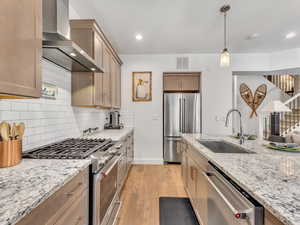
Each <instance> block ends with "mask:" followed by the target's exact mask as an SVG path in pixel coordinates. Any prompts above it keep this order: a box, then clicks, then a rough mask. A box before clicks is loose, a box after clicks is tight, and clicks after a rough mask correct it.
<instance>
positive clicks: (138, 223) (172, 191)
mask: <svg viewBox="0 0 300 225" xmlns="http://www.w3.org/2000/svg"><path fill="white" fill-rule="evenodd" d="M186 196H187V195H186V192H185V190H184V186H183V182H182V179H181V170H180V166H179V165H134V166H133V167H132V169H131V171H130V173H129V177H128V179H127V182H126V184H125V186H124V189H123V192H122V195H121V201H122V207H121V210H120V213H119V217H118V219H117V223H116V225H159V197H186Z"/></svg>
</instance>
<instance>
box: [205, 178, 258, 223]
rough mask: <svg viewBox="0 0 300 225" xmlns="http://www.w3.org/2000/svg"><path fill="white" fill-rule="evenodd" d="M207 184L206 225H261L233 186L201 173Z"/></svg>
mask: <svg viewBox="0 0 300 225" xmlns="http://www.w3.org/2000/svg"><path fill="white" fill-rule="evenodd" d="M203 175H204V176H205V178H206V180H207V184H208V195H207V212H208V223H207V224H208V225H220V224H222V225H262V224H261V223H257V222H258V221H257V219H256V218H255V217H256V215H255V206H254V205H252V203H251V202H249V201H248V200H247V199H246V198H245V197H244V196H242V194H241V193H239V191H238V190H237V189H235V187H234V186H232V185H231V184H230V183H229V182H228V181H227V180H225V179H223V178H221V176H219V175H216V173H212V174H206V173H203Z"/></svg>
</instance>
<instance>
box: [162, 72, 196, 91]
mask: <svg viewBox="0 0 300 225" xmlns="http://www.w3.org/2000/svg"><path fill="white" fill-rule="evenodd" d="M164 91H168V92H198V91H200V74H199V73H187V74H181V73H180V74H174V73H165V74H164Z"/></svg>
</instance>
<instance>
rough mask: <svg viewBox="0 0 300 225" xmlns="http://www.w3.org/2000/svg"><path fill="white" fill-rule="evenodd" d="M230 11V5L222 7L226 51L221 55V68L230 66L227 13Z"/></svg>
mask: <svg viewBox="0 0 300 225" xmlns="http://www.w3.org/2000/svg"><path fill="white" fill-rule="evenodd" d="M229 10H230V5H224V6H222V7H221V9H220V12H221V13H223V14H224V49H223V51H222V53H221V59H220V60H221V61H220V65H221V67H229V66H230V54H229V52H228V49H227V12H228V11H229Z"/></svg>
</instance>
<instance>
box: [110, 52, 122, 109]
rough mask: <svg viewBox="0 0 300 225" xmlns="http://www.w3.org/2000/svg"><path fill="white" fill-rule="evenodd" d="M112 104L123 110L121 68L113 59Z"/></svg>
mask: <svg viewBox="0 0 300 225" xmlns="http://www.w3.org/2000/svg"><path fill="white" fill-rule="evenodd" d="M111 104H112V107H113V108H121V67H120V65H119V63H118V62H117V61H116V60H115V59H114V58H113V57H112V60H111Z"/></svg>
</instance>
